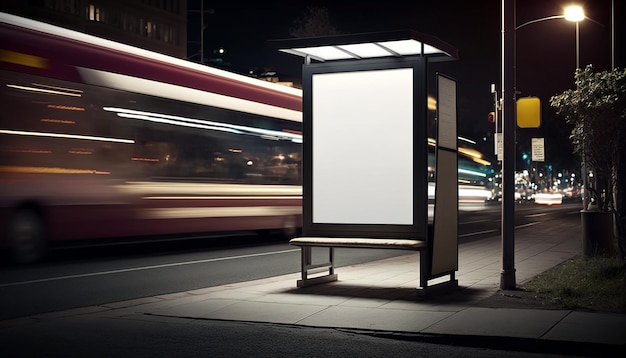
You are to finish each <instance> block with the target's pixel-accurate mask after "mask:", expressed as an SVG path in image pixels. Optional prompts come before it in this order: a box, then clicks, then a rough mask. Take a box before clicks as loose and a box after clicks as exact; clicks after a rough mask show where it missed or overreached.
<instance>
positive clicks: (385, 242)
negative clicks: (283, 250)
mask: <svg viewBox="0 0 626 358" xmlns="http://www.w3.org/2000/svg"><path fill="white" fill-rule="evenodd" d="M289 243H290V244H292V245H295V246H323V247H352V248H359V247H363V248H379V249H384V248H387V249H404V250H421V249H423V248H425V247H426V241H424V240H413V239H374V238H358V237H297V238H293V239H291V240H290V241H289Z"/></svg>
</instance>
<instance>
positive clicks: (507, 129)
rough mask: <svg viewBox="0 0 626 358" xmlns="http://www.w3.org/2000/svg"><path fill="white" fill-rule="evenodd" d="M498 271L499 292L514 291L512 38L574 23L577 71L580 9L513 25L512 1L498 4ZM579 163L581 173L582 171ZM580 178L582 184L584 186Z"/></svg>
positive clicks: (513, 67) (513, 88) (513, 72)
mask: <svg viewBox="0 0 626 358" xmlns="http://www.w3.org/2000/svg"><path fill="white" fill-rule="evenodd" d="M501 6H502V8H501V10H502V96H501V102H500V103H501V108H502V129H503V131H502V135H503V160H502V223H501V225H502V227H501V235H502V238H501V240H502V270H501V272H500V289H503V290H510V289H515V286H516V283H515V126H516V122H517V120H516V113H515V96H516V93H515V92H516V72H517V70H516V66H517V64H516V57H517V56H516V43H515V36H516V32H517V30H519V29H520V28H522V27H524V26H527V25H530V24H534V23H537V22H541V21H547V20H552V19H566V20H568V21H574V22H576V68H579V28H578V23H579V22H580V21H582V20H583V19H585V14H584V11H583V10H582V7H580V6H574V5H572V6H570V7H568V8H566V11H565V13H564V14H563V15H555V16H548V17H544V18H540V19H536V20H532V21H528V22H525V23H523V24H521V25H519V26H516V25H515V0H502V3H501ZM496 107H497V106H496ZM584 166H585V165H584V161H583V173H584V172H585V169H584ZM585 177H586V175H585V176H584V177H583V182H584V183H586V181H585V179H586V178H585Z"/></svg>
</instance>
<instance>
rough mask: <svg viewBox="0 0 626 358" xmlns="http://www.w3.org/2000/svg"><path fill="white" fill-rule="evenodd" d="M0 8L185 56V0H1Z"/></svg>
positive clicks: (100, 35) (157, 50)
mask: <svg viewBox="0 0 626 358" xmlns="http://www.w3.org/2000/svg"><path fill="white" fill-rule="evenodd" d="M0 11H1V12H6V13H10V14H13V15H18V16H23V17H26V18H30V19H33V20H38V21H42V22H46V23H49V24H52V25H57V26H60V27H64V28H68V29H72V30H76V31H79V32H82V33H86V34H90V35H94V36H98V37H102V38H106V39H109V40H112V41H116V42H120V43H125V44H128V45H132V46H136V47H140V48H144V49H147V50H151V51H155V52H159V53H163V54H167V55H170V56H174V57H178V58H183V59H184V58H186V57H187V0H3V1H2V2H0Z"/></svg>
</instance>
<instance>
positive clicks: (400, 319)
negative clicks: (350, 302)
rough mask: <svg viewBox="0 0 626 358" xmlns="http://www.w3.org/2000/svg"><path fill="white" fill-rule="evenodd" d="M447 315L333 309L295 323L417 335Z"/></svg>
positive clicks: (403, 311) (393, 310) (364, 309)
mask: <svg viewBox="0 0 626 358" xmlns="http://www.w3.org/2000/svg"><path fill="white" fill-rule="evenodd" d="M450 315H451V313H449V312H430V311H409V310H398V309H371V308H367V307H345V306H343V307H337V306H335V307H329V308H328V309H325V310H323V311H320V312H318V313H316V314H313V315H311V316H309V317H307V318H304V319H302V320H300V321H298V322H297V323H298V324H302V325H307V326H317V327H337V328H355V329H373V330H388V331H396V332H415V333H416V332H420V331H421V330H423V329H424V328H426V327H428V326H430V325H432V324H434V323H436V322H438V321H441V320H443V319H445V318H447V317H449V316H450Z"/></svg>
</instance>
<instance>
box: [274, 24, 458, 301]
mask: <svg viewBox="0 0 626 358" xmlns="http://www.w3.org/2000/svg"><path fill="white" fill-rule="evenodd" d="M271 43H272V46H273V47H275V48H277V49H279V50H280V51H282V52H286V53H290V54H294V55H298V56H302V57H303V58H304V59H305V61H304V65H303V70H302V85H303V228H302V233H303V238H300V239H299V241H297V240H296V241H295V243H294V241H293V240H292V243H294V244H298V243H300V244H303V245H304V246H307V245H308V246H337V247H359V243H364V245H363V247H376V246H377V245H376V243H381V246H385V245H387V244H389V243H390V240H399V241H393V242H395V243H401V244H402V243H403V242H404V241H402V240H418V241H419V242H423V243H424V245H422V246H421V252H420V263H421V269H420V271H421V272H420V286H421V288H423V289H426V288H427V287H428V286H429V280H431V279H436V278H439V277H442V276H446V275H449V277H450V279H449V280H448V281H446V282H443V284H445V285H447V286H450V285H453V286H456V285H457V281H456V280H455V279H454V273H455V271H457V270H458V230H457V227H458V207H457V202H458V186H457V185H458V184H457V177H458V172H457V132H456V82H455V81H454V80H453V79H451V78H449V77H447V76H444V75H441V74H437V138H436V139H437V146H436V187H435V188H436V189H435V205H434V214H433V225H432V229H431V228H429V220H428V143H427V142H428V134H427V133H428V128H427V114H428V112H427V111H428V106H427V102H428V99H427V97H428V96H427V85H428V84H427V82H428V81H427V74H428V71H429V64H432V63H433V62H439V61H450V60H454V59H456V58H457V57H458V54H457V50H456V49H455V48H454V47H452V46H450V45H449V44H447V43H445V42H443V41H441V40H439V39H437V38H436V37H433V36H429V35H426V34H421V33H418V32H415V31H394V32H385V33H367V34H356V35H340V36H329V37H316V38H296V39H287V40H273V41H271ZM306 238H328V240H330V241H328V240H317V241H315V240H313V241H311V240H308V241H307V239H306ZM357 238H358V240H361V239H363V240H362V241H358V240H354V239H357ZM346 239H352V240H346ZM314 242H318V243H320V244H319V245H314V244H312V243H314ZM404 243H406V242H404ZM304 246H303V249H304ZM401 246H402V245H399V246H397V247H396V248H401ZM407 247H408V246H407ZM412 247H416V246H412ZM308 248H309V249H310V247H308ZM331 250H332V249H331ZM310 255H311V254H310V252H308V253H306V254H305V253H304V251H303V280H302V281H306V280H309V277H308V276H309V275H308V273H305V269H306V268H313V267H317V266H320V265H308V266H306V265H305V262H304V261H310V260H311V259H310ZM333 255H334V254H333V253H332V251H331V254H330V261H331V265H330V266H331V267H330V274H328V275H326V276H325V277H326V278H327V279H326V280H321V281H327V280H333V279H336V275H335V274H334V273H333V272H332V271H333V267H332V261H333ZM307 264H310V262H307ZM305 266H306V267H305ZM301 283H302V282H300V281H299V285H300V284H301ZM303 285H304V284H303Z"/></svg>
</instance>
